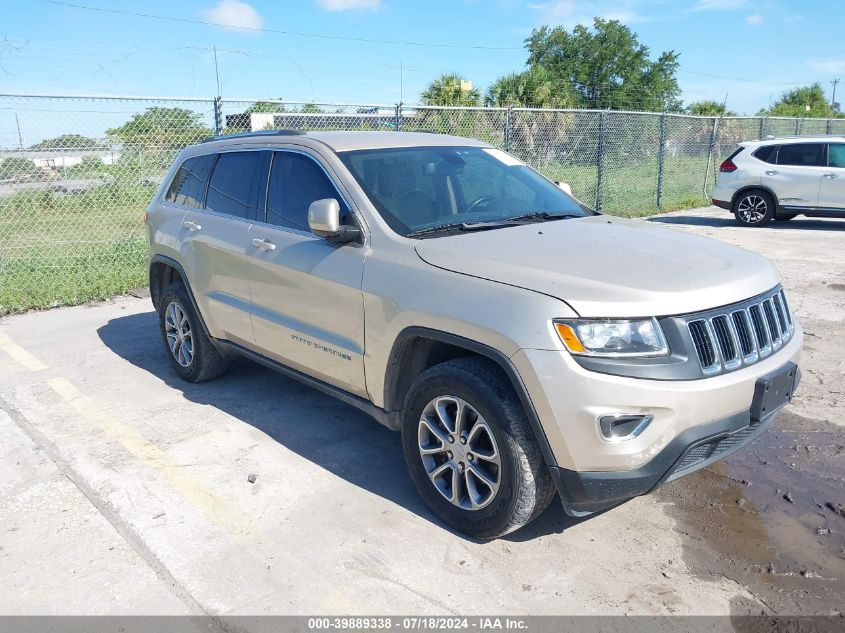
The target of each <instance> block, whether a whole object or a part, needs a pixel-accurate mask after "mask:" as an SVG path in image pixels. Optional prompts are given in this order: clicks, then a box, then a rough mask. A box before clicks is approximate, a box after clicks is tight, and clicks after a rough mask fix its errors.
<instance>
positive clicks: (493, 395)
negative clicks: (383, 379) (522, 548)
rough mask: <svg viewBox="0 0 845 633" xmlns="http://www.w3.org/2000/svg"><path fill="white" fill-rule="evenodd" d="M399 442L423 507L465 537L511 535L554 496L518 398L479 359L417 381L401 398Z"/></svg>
mask: <svg viewBox="0 0 845 633" xmlns="http://www.w3.org/2000/svg"><path fill="white" fill-rule="evenodd" d="M402 445H403V449H404V453H405V461H406V462H407V464H408V469H409V470H410V473H411V478H412V479H413V481H414V484H415V485H416V487H417V490H418V491H419V493H420V495H421V496H422V498H423V500H424V501H425V502H426V504H427V505H428V507H429V508H430V509H431V510H432V512H434V514H436V515H437V516H438V517H439V518H440V519H442V520H443V521H444V522H445V523H447V524H449V525H450V526H452V527H454V528H455V529H457V530H459V531H461V532H464V533H466V534H469V535H472V536H475V537H479V538H496V537H498V536H502V535H504V534H507V533H509V532H512V531H514V530H516V529H518V528H520V527H522V526H523V525H525V524H526V523H528V522H529V521H531V520H532V519H534V518H535V517H536V516H538V515H539V514H540V513H541V512H542V511H543V510H545V509H546V507H547V506H548V505H549V503H550V502H551V500H552V498H553V497H554V492H555V489H554V484H553V483H552V480H551V476H550V475H549V472H548V469H547V468H546V465H545V463H544V460H543V457H542V455H541V453H540V449H539V447H538V446H537V443H536V442H535V440H534V436H533V434H532V432H531V428H530V426H529V424H528V420H527V419H526V417H525V412H524V411H523V409H522V406H521V404H520V402H519V399H518V398H517V397H516V394H515V393H514V392H513V388H512V387H511V385H510V382H509V381H508V380H507V378H506V377H505V376H504V375H503V373H502V371H501V370H500V369H499V367H498V366H496V365H495V364H494V363H492V362H491V361H488V360H486V359H482V358H459V359H456V360H452V361H448V362H445V363H442V364H440V365H436V366H434V367H432V368H430V369H428V370H426V371H425V372H423V373H422V374H421V375H420V376H419V377H418V378H417V380H416V381H415V382H414V384H413V385H412V386H411V389H410V391H409V393H408V397H407V398H406V401H405V407H404V411H403V424H402Z"/></svg>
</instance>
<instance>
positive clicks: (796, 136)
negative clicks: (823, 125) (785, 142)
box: [760, 134, 845, 141]
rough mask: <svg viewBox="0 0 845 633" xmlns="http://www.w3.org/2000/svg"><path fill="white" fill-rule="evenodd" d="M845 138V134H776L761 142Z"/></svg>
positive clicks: (767, 135)
mask: <svg viewBox="0 0 845 633" xmlns="http://www.w3.org/2000/svg"><path fill="white" fill-rule="evenodd" d="M820 137H824V138H845V134H786V135H784V136H775V135H774V134H766V136H764V137H763V138H761V139H760V140H761V141H776V140H778V139H782V138H820Z"/></svg>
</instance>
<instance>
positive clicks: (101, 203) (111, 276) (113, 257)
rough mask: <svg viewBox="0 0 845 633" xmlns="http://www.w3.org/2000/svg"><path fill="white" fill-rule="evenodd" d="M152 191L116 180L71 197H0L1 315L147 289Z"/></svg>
mask: <svg viewBox="0 0 845 633" xmlns="http://www.w3.org/2000/svg"><path fill="white" fill-rule="evenodd" d="M153 192H154V188H153V187H150V186H144V185H138V184H134V183H126V182H121V181H115V182H113V183H111V184H108V185H104V186H100V187H96V188H94V189H91V190H89V191H86V192H85V193H81V194H76V195H56V194H53V193H52V192H51V191H45V190H34V189H31V190H26V191H22V192H19V193H16V194H13V195H11V196H6V197H0V314H8V313H10V312H20V311H23V310H29V309H33V308H48V307H55V306H60V305H74V304H79V303H84V302H85V301H90V300H94V299H104V298H106V297H110V296H114V295H116V294H121V293H124V292H126V291H128V290H130V289H132V288H137V287H139V286H143V285H145V284H146V256H147V241H146V237H145V230H144V224H143V214H144V208H145V207H146V205H147V204H148V202H149V200H150V198H151V197H152V195H153Z"/></svg>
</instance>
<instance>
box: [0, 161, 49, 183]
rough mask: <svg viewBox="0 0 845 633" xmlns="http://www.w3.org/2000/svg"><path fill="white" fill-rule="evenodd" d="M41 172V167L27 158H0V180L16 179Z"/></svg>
mask: <svg viewBox="0 0 845 633" xmlns="http://www.w3.org/2000/svg"><path fill="white" fill-rule="evenodd" d="M38 173H41V169H40V168H39V167H38V166H37V165H36V164H35V163H33V162H32V161H31V160H29V159H28V158H18V157H13V158H5V159H3V160H0V180H9V179H12V180H16V179H18V178H25V177H27V176H34V175H35V174H38Z"/></svg>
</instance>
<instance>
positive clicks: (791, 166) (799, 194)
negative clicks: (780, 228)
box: [760, 143, 825, 209]
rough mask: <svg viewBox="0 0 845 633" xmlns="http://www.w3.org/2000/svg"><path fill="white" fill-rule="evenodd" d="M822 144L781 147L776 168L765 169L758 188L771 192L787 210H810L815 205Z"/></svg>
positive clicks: (822, 150)
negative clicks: (764, 186)
mask: <svg viewBox="0 0 845 633" xmlns="http://www.w3.org/2000/svg"><path fill="white" fill-rule="evenodd" d="M824 149H825V147H824V143H784V144H783V145H781V146H780V149H779V150H778V155H777V164H776V165H766V167H765V168H764V170H763V176H762V178H761V181H760V182H761V184H763V185H766V186H767V187H769V189H771V190H772V191H774V192H775V195H776V196H777V198H778V202H779V203H780V204H781V205H782V206H784V207H787V208H794V209H812V208H814V207H815V206H816V205H817V204H818V201H819V180H820V179H821V175H822V169H823V167H822V165H823V164H824V162H823V161H824V154H825V152H824Z"/></svg>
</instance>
